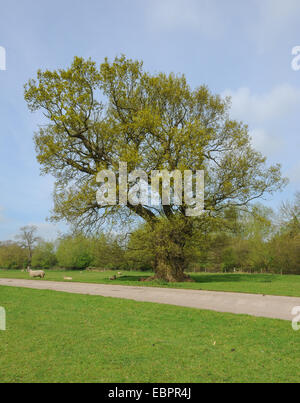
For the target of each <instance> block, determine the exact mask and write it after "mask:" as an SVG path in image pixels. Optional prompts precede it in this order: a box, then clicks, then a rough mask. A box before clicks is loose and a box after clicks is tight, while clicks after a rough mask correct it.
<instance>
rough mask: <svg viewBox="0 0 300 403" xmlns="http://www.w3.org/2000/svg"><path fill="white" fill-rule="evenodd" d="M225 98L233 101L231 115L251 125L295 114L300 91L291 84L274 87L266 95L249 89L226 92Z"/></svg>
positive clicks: (224, 93) (299, 100) (299, 99)
mask: <svg viewBox="0 0 300 403" xmlns="http://www.w3.org/2000/svg"><path fill="white" fill-rule="evenodd" d="M223 96H230V97H231V100H232V108H231V115H232V116H233V117H234V118H235V119H239V120H243V121H245V122H246V123H247V122H249V123H250V124H251V123H253V124H261V123H263V122H267V121H269V120H274V119H282V118H283V117H286V116H287V115H289V114H291V113H293V112H294V111H295V109H296V108H297V107H299V102H300V90H298V89H296V88H294V87H292V86H291V85H289V84H282V85H279V86H276V87H274V88H273V89H272V90H271V91H270V92H268V93H265V94H253V93H251V91H250V89H249V88H247V87H243V88H239V89H238V90H236V91H232V90H226V91H224V92H223Z"/></svg>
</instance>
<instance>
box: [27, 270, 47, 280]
mask: <svg viewBox="0 0 300 403" xmlns="http://www.w3.org/2000/svg"><path fill="white" fill-rule="evenodd" d="M27 271H28V273H29V276H30V277H32V278H35V277H39V278H44V277H45V272H44V270H31V269H28V270H27Z"/></svg>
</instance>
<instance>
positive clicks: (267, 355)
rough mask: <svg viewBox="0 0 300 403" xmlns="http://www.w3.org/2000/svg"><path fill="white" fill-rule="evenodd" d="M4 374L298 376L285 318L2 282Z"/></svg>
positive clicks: (136, 378)
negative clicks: (259, 316) (263, 316)
mask: <svg viewBox="0 0 300 403" xmlns="http://www.w3.org/2000/svg"><path fill="white" fill-rule="evenodd" d="M0 306H3V307H5V308H6V311H7V330H6V331H0V382H299V381H300V359H299V350H300V332H294V331H293V330H292V327H291V323H290V322H287V321H280V320H273V319H263V318H255V317H249V316H244V315H232V314H223V313H217V312H211V311H201V310H196V309H190V308H181V307H176V306H168V305H159V304H152V303H141V302H135V301H128V300H121V299H114V298H103V297H95V296H87V295H74V294H67V293H59V292H54V291H40V290H30V289H22V288H10V287H0Z"/></svg>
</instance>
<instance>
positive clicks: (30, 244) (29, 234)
mask: <svg viewBox="0 0 300 403" xmlns="http://www.w3.org/2000/svg"><path fill="white" fill-rule="evenodd" d="M36 233H37V227H36V226H34V225H27V226H25V227H21V228H20V233H19V234H18V235H17V236H16V238H17V239H19V244H20V246H21V247H22V248H24V249H26V250H27V256H28V263H29V264H31V260H32V254H33V250H34V247H35V245H36V244H37V242H38V241H39V240H40V238H39V237H37V236H36Z"/></svg>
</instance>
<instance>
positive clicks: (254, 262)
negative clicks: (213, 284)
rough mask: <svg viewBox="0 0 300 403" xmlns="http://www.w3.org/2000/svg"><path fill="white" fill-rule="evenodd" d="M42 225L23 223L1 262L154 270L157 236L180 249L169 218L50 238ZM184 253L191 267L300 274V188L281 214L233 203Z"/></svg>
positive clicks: (0, 250) (0, 246) (0, 247)
mask: <svg viewBox="0 0 300 403" xmlns="http://www.w3.org/2000/svg"><path fill="white" fill-rule="evenodd" d="M171 230H172V228H170V227H169V228H168V229H167V231H168V233H169V232H170V231H171ZM36 231H37V229H36V228H35V227H23V228H21V230H20V234H19V235H17V237H16V241H6V242H1V243H0V268H5V269H23V268H25V267H27V266H28V265H31V266H32V267H34V268H43V269H51V268H65V269H75V270H76V269H77V270H82V269H86V268H98V269H110V270H120V269H123V270H125V269H128V270H152V269H153V268H154V267H155V258H156V253H155V252H154V248H155V243H156V241H157V237H161V240H160V244H161V248H162V249H161V253H163V254H175V255H176V249H172V248H171V246H172V244H170V243H169V242H165V243H164V231H165V228H164V222H162V224H161V226H160V227H159V226H157V227H156V229H155V230H153V228H152V229H151V228H150V227H149V226H148V225H147V224H144V225H141V226H140V227H138V228H137V229H136V230H134V231H133V232H132V233H131V234H130V235H129V237H127V238H125V237H121V236H114V237H113V236H109V235H107V234H98V235H93V236H86V235H83V234H76V233H74V234H69V235H65V236H62V237H60V238H59V239H57V240H56V241H54V242H46V241H44V240H42V239H41V238H39V237H37V236H36ZM184 253H185V259H186V260H187V261H188V262H189V270H190V271H207V272H235V271H243V272H249V273H256V272H263V273H282V274H300V192H298V193H297V194H296V196H295V199H294V200H293V202H287V203H284V204H283V205H282V206H281V208H280V211H279V212H277V214H275V213H274V211H273V210H272V209H271V208H267V207H265V206H263V205H260V204H257V205H254V206H252V208H251V210H250V211H249V210H247V211H240V210H238V209H236V208H234V207H232V208H228V209H227V210H225V211H224V213H223V216H222V217H220V219H219V220H218V221H217V222H216V221H215V220H214V221H213V225H212V226H208V227H207V231H206V232H205V231H203V228H201V231H199V233H198V234H197V233H196V234H195V236H194V238H193V239H192V240H191V242H189V243H188V244H186V245H185V247H184Z"/></svg>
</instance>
